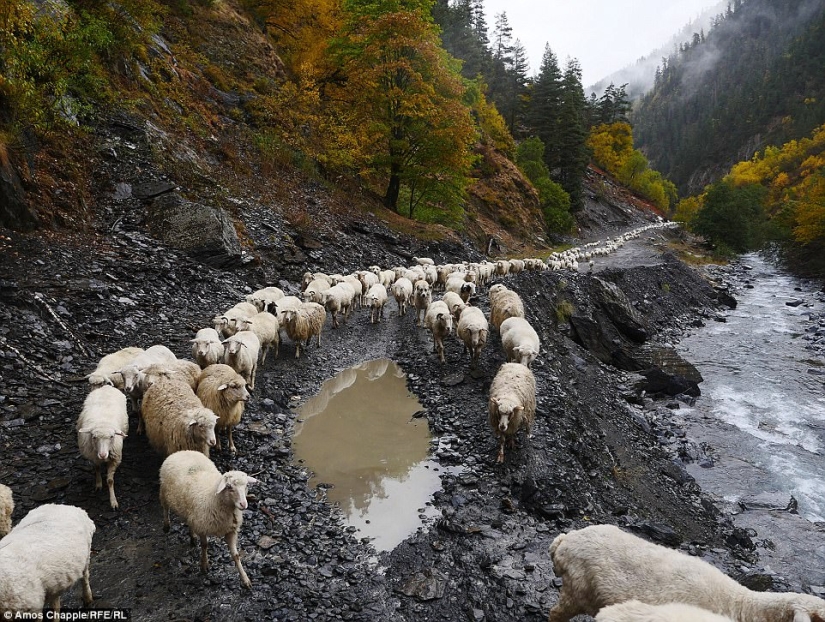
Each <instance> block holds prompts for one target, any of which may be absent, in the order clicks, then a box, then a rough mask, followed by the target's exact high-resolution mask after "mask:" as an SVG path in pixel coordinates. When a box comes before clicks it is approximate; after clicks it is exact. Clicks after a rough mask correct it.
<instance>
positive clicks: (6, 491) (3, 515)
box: [0, 484, 14, 538]
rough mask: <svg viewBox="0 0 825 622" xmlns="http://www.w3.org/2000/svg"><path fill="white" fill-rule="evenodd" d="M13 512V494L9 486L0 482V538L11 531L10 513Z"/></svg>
mask: <svg viewBox="0 0 825 622" xmlns="http://www.w3.org/2000/svg"><path fill="white" fill-rule="evenodd" d="M13 513H14V496H13V495H12V493H11V488H9V487H8V486H4V485H3V484H0V538H2V537H3V536H5V535H6V534H7V533H9V531H11V515H12V514H13Z"/></svg>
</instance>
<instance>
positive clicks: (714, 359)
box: [679, 255, 825, 595]
mask: <svg viewBox="0 0 825 622" xmlns="http://www.w3.org/2000/svg"><path fill="white" fill-rule="evenodd" d="M742 262H743V264H745V265H746V266H749V267H750V268H751V269H750V270H748V271H746V272H745V273H744V277H745V279H746V281H745V283H744V287H742V289H740V290H739V292H738V293H737V295H736V297H737V300H738V306H737V308H736V309H735V310H731V311H729V312H728V313H727V314H726V321H725V322H714V321H710V322H708V325H707V326H706V327H704V328H701V329H698V330H696V331H695V332H693V333H692V334H690V335H688V336H687V337H685V338H684V339H683V340H682V341H681V343H680V345H679V351H680V353H681V354H682V355H683V356H684V357H685V358H687V359H688V360H690V361H691V362H692V363H694V364H695V365H696V367H697V368H698V369H699V370H700V372H701V373H702V376H703V377H704V379H705V381H704V382H703V383H702V385H701V389H702V396H701V397H700V398H699V399H698V400H697V401H696V404H695V406H694V407H693V408H682V409H681V410H680V414H682V415H683V416H684V417H685V423H686V425H687V433H688V436H689V437H691V438H692V439H693V440H695V441H696V442H697V443H699V444H701V445H703V446H706V447H707V451H708V453H709V454H710V455H711V456H712V458H713V466H710V462H708V461H704V462H703V463H702V465H701V466H700V464H697V463H694V464H691V465H690V466H689V467H688V470H689V472H690V473H691V475H693V476H694V477H695V478H696V480H697V482H698V483H699V484H700V485H701V486H702V488H703V489H704V490H705V491H706V492H708V493H710V494H712V495H714V496H715V497H716V498H717V499H718V500H719V501H720V502H721V504H722V505H723V506H724V507H726V508H727V509H728V510H731V511H733V512H735V513H736V518H735V523H736V525H737V526H739V527H743V528H745V529H753V530H755V531H756V532H757V536H756V537H754V538H753V540H754V542H756V543H757V545H758V549H757V550H758V552H759V555H760V562H761V564H762V565H763V566H765V567H767V568H768V569H769V571H773V572H776V573H777V574H778V575H780V576H783V577H784V578H785V579H787V581H788V582H789V583H790V584H791V586H794V587H796V588H797V589H798V587H799V586H813V587H812V588H811V589H812V591H813V592H814V593H819V592H820V590H821V586H823V585H825V391H824V390H823V387H824V386H825V359H824V357H823V351H825V319H823V318H825V315H823V312H824V310H825V304H824V301H825V295H823V293H822V292H821V291H819V290H818V288H817V285H816V284H815V283H812V282H806V281H801V280H799V279H796V278H794V277H793V276H790V275H788V274H786V273H783V272H782V271H781V270H779V269H778V268H776V267H775V266H773V265H772V264H770V263H768V262H767V261H765V260H763V259H762V258H761V257H759V256H757V255H747V256H745V257H744V258H743V259H742ZM797 301H801V304H798V305H797V306H789V305H787V304H786V302H790V303H792V304H796V302H797ZM817 341H818V342H819V343H818V344H817V343H816V342H817ZM791 497H792V498H793V501H792V500H791ZM789 504H790V506H791V510H792V511H788V510H786V509H785V508H786V507H787V506H788V505H789ZM794 506H796V511H798V514H797V513H795V511H793V509H794ZM823 591H825V590H823ZM819 595H822V594H821V593H820V594H819Z"/></svg>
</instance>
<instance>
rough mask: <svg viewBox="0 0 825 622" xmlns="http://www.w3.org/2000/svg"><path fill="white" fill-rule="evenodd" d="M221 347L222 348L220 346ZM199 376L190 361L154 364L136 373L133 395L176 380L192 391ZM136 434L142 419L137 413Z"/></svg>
mask: <svg viewBox="0 0 825 622" xmlns="http://www.w3.org/2000/svg"><path fill="white" fill-rule="evenodd" d="M221 347H223V346H221ZM200 375H201V368H200V365H198V364H197V363H193V362H192V361H185V360H179V359H176V360H174V361H167V362H165V363H155V364H153V365H149V367H146V368H145V369H142V370H141V371H139V372H138V380H137V386H136V387H135V390H134V391H133V393H132V394H133V395H136V396H140V397H143V395H144V394H145V393H146V390H147V389H148V388H149V387H151V386H152V385H153V384H155V383H156V382H158V381H160V380H168V379H173V380H178V381H180V382H183V383H185V384H187V385H189V388H190V389H192V390H193V391H194V390H195V389H196V388H197V387H198V378H199V377H200ZM136 432H137V433H138V434H143V417H142V416H141V415H140V412H139V411H138V427H137V430H136Z"/></svg>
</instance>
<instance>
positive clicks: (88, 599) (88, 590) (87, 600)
mask: <svg viewBox="0 0 825 622" xmlns="http://www.w3.org/2000/svg"><path fill="white" fill-rule="evenodd" d="M92 601H94V596H92V586H91V585H89V562H88V561H87V562H86V567H85V568H84V569H83V604H84V605H86V606H87V607H91V606H92ZM57 606H58V607H60V598H58V599H57Z"/></svg>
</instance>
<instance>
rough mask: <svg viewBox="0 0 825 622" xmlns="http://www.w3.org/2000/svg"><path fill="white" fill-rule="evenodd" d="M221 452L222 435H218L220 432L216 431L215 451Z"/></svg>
mask: <svg viewBox="0 0 825 622" xmlns="http://www.w3.org/2000/svg"><path fill="white" fill-rule="evenodd" d="M220 450H221V435H220V434H219V433H218V430H217V429H216V430H215V451H220Z"/></svg>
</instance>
